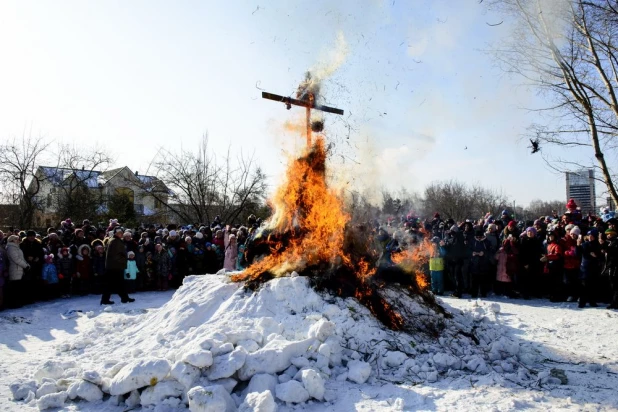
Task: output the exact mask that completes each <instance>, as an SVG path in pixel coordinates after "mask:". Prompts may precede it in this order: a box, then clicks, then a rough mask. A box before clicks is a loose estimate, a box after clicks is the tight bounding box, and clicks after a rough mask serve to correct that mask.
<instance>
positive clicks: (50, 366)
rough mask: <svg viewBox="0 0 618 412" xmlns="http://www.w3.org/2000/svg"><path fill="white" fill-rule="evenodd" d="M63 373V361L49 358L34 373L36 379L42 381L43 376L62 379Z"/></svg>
mask: <svg viewBox="0 0 618 412" xmlns="http://www.w3.org/2000/svg"><path fill="white" fill-rule="evenodd" d="M63 374H64V368H63V367H62V366H61V363H60V362H58V361H53V360H49V361H47V362H45V363H44V364H43V366H41V367H40V368H39V369H38V370H37V371H36V372H35V373H34V379H36V380H37V381H38V382H41V381H42V380H43V378H52V379H60V378H62V375H63Z"/></svg>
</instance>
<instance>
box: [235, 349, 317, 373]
mask: <svg viewBox="0 0 618 412" xmlns="http://www.w3.org/2000/svg"><path fill="white" fill-rule="evenodd" d="M312 342H313V339H305V340H301V341H294V342H290V341H287V340H273V341H270V342H268V343H267V344H266V346H264V347H263V348H262V349H260V350H258V351H256V352H253V353H249V354H248V355H247V357H246V360H245V363H244V365H243V366H242V367H241V368H240V369H239V370H238V377H239V378H240V379H241V380H243V381H246V380H249V378H251V377H252V376H253V375H255V374H256V373H270V374H274V373H277V372H281V371H284V370H286V369H287V368H288V367H289V366H290V365H291V363H292V362H291V359H292V358H296V357H298V356H301V355H303V354H304V353H305V352H307V349H309V346H310V345H311V343H312Z"/></svg>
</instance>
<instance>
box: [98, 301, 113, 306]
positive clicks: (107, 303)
mask: <svg viewBox="0 0 618 412" xmlns="http://www.w3.org/2000/svg"><path fill="white" fill-rule="evenodd" d="M113 304H114V301H113V300H106V301H103V300H102V301H101V305H113Z"/></svg>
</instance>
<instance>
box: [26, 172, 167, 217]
mask: <svg viewBox="0 0 618 412" xmlns="http://www.w3.org/2000/svg"><path fill="white" fill-rule="evenodd" d="M72 187H73V188H78V187H79V188H84V189H85V190H88V191H89V192H90V193H94V194H96V195H97V197H98V198H99V199H100V201H101V203H100V207H99V213H101V214H104V213H105V212H106V211H107V206H106V203H107V201H108V199H109V198H110V197H111V196H113V195H118V194H122V195H126V196H127V197H128V198H129V199H130V200H131V202H132V203H133V207H134V209H135V213H136V215H137V216H139V217H147V216H156V215H159V214H161V213H165V212H167V210H166V208H165V206H164V205H165V204H167V201H168V197H169V196H171V195H172V192H171V191H170V190H169V189H168V188H167V186H165V184H164V183H163V182H162V181H160V180H159V179H157V178H156V177H154V176H143V175H140V174H139V173H138V172H132V171H131V170H130V169H129V168H128V167H119V168H117V169H112V170H107V171H103V172H101V171H95V170H80V169H66V168H59V167H46V166H39V167H38V168H37V171H36V174H35V178H34V179H33V180H32V182H31V183H30V187H29V190H31V191H33V192H36V193H37V194H36V196H35V199H34V200H35V203H36V204H37V205H38V209H39V211H38V213H37V214H36V216H35V220H36V222H35V224H36V225H38V226H42V225H43V224H44V225H46V226H50V225H51V224H52V222H58V221H59V220H58V219H64V218H66V217H68V216H60V215H58V209H59V201H60V200H61V199H62V196H63V194H66V192H67V188H72ZM155 193H156V196H154V194H155Z"/></svg>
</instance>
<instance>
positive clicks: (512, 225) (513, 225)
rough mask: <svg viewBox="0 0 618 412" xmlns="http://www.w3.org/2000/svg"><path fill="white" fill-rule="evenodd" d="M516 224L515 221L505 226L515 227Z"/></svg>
mask: <svg viewBox="0 0 618 412" xmlns="http://www.w3.org/2000/svg"><path fill="white" fill-rule="evenodd" d="M516 224H517V223H515V221H514V220H511V221H510V222H509V224H508V225H507V226H508V227H515V225H516Z"/></svg>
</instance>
